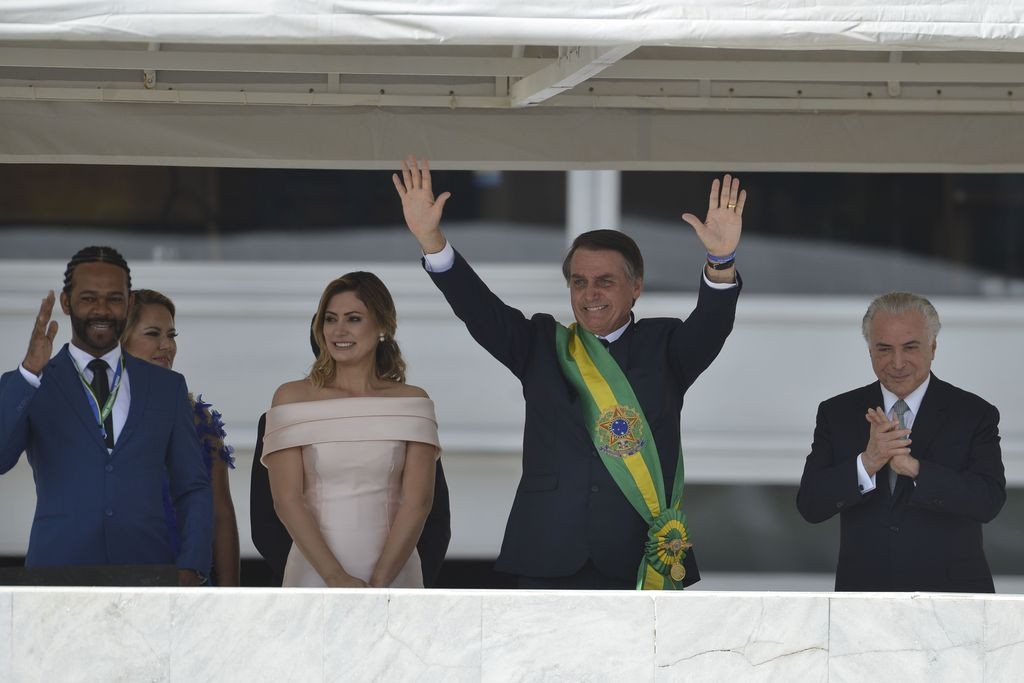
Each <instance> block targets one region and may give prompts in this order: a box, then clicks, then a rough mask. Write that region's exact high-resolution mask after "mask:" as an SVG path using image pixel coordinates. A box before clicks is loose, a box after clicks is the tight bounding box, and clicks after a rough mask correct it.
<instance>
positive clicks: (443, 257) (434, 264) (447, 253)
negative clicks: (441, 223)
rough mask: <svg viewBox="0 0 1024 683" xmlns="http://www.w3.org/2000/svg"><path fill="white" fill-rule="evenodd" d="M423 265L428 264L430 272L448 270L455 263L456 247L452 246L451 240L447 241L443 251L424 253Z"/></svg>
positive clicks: (427, 267)
mask: <svg viewBox="0 0 1024 683" xmlns="http://www.w3.org/2000/svg"><path fill="white" fill-rule="evenodd" d="M423 265H424V266H426V269H427V272H428V273H443V272H445V271H446V270H451V268H452V266H454V265H455V249H453V248H452V245H451V243H450V242H445V243H444V249H442V250H441V251H437V252H434V253H433V254H424V255H423Z"/></svg>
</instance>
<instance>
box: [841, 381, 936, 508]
mask: <svg viewBox="0 0 1024 683" xmlns="http://www.w3.org/2000/svg"><path fill="white" fill-rule="evenodd" d="M931 381H932V376H931V375H930V374H929V375H928V376H927V377H926V378H925V380H924V381H923V382H921V386H919V387H918V388H917V389H914V390H913V391H912V392H910V394H908V395H907V397H906V398H905V399H903V401H904V402H905V403H906V404H907V408H909V410H907V412H906V413H904V414H903V424H904V425H905V426H906V428H907V429H913V427H914V418H915V417H916V416H917V413H918V412H919V411H920V410H921V401H923V400H924V393H925V392H926V391H928V384H929V382H931ZM898 400H900V397H899V396H897V395H896V394H894V393H892V392H891V391H889V390H888V389H886V388H885V386H882V409H883V410H884V411H885V414H886V415H888V416H889V419H890V420H895V419H896V416H895V415H893V412H892V408H893V406H894V405H896V401H898ZM857 484H858V485H859V486H860V492H861V493H870V492H871V491H874V490H875V475H874V474H871V475H869V474H868V471H867V470H866V469H864V454H863V453H861V454H860V455H858V456H857Z"/></svg>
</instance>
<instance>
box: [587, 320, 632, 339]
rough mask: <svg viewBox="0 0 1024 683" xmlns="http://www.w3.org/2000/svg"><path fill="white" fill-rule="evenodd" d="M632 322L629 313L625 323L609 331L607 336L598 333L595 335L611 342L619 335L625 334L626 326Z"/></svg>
mask: <svg viewBox="0 0 1024 683" xmlns="http://www.w3.org/2000/svg"><path fill="white" fill-rule="evenodd" d="M632 322H633V314H632V313H630V314H629V320H627V321H626V324H625V325H623V326H622V327H620V328H619V329H617V330H614V331H612V332H609V333H608V336H606V337H602V336H600V335H596V336H597V338H598V339H604V340H605V341H606V342H608V343H609V344H611V343H612V342H613V341H615V340H617V339H618V338H619V337H621V336H622V335H623V334H625V332H626V328H628V327H629V325H630V323H632Z"/></svg>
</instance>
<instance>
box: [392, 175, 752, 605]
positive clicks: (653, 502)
mask: <svg viewBox="0 0 1024 683" xmlns="http://www.w3.org/2000/svg"><path fill="white" fill-rule="evenodd" d="M393 181H394V184H395V188H396V190H397V191H398V194H399V196H400V197H401V200H402V210H403V213H404V215H405V221H406V224H407V225H408V227H409V230H410V231H411V232H412V234H413V236H414V237H416V239H417V241H418V242H419V244H420V248H421V249H422V251H423V254H424V256H423V263H424V266H425V268H426V270H427V271H428V272H429V273H430V277H431V279H433V281H434V283H435V284H436V285H437V287H438V288H439V289H440V290H441V292H442V294H444V296H445V298H446V299H447V300H448V303H449V304H450V305H451V307H452V309H453V311H454V312H455V314H456V315H457V316H458V317H459V318H460V319H461V320H462V321H463V322H464V323H465V324H466V327H467V329H468V330H469V333H470V334H471V335H472V336H473V338H474V339H475V340H476V341H477V343H479V344H480V345H481V346H482V347H484V348H485V349H486V350H487V351H488V352H489V353H490V354H491V355H492V356H494V357H495V358H496V359H497V360H499V361H500V362H501V363H502V364H503V365H505V366H506V367H507V368H508V369H509V370H511V371H512V373H513V374H514V375H515V376H516V378H518V379H519V381H520V382H521V383H522V386H523V396H524V397H525V399H526V423H525V428H524V434H523V474H522V478H521V480H520V482H519V486H518V489H517V491H516V496H515V501H514V502H513V504H512V511H511V513H510V515H509V519H508V524H507V526H506V529H505V537H504V541H503V542H502V548H501V554H500V555H499V557H498V561H497V565H496V568H497V569H498V570H499V571H503V572H507V573H510V574H514V575H516V576H517V577H518V582H519V586H520V587H522V588H585V589H632V588H645V589H659V588H664V589H670V588H682V587H683V586H688V585H691V584H693V583H695V582H696V581H698V580H699V579H700V574H699V572H698V569H697V563H696V561H695V559H694V554H693V552H692V549H691V543H690V538H689V534H688V530H687V528H686V518H685V515H684V514H683V510H682V503H683V500H682V493H683V462H682V452H681V450H680V444H679V413H680V410H681V409H682V405H683V396H684V394H685V393H686V390H687V389H688V388H689V387H690V385H691V384H693V382H694V380H696V379H697V377H698V376H699V375H700V373H702V372H703V371H704V370H705V369H706V368H707V367H708V366H709V365H710V364H711V362H712V361H713V360H714V359H715V357H716V356H717V355H718V353H719V351H721V349H722V346H723V344H724V343H725V339H726V337H727V336H728V335H729V333H730V332H731V331H732V326H733V320H734V317H735V312H736V300H737V297H738V296H739V291H740V280H739V278H738V276H737V274H736V269H735V258H736V247H737V244H738V243H739V238H740V232H741V228H742V215H743V207H744V204H745V201H746V191H740V183H739V179H737V178H732V177H730V176H729V175H726V176H725V177H724V179H723V180H722V181H721V182H719V180H717V179H716V180H715V181H714V182H713V183H712V186H711V196H710V199H709V203H708V212H707V217H706V218H705V219H704V221H701V220H700V219H699V218H697V216H694V215H692V214H683V216H682V218H683V220H684V221H686V222H687V223H689V224H690V225H691V226H692V227H693V229H694V231H695V232H696V233H697V236H698V237H699V238H700V240H701V242H703V244H704V246H705V248H706V249H707V262H706V263H705V265H704V269H703V273H702V275H701V277H700V291H699V294H698V298H697V306H696V308H695V309H694V310H693V311H692V312H691V313H690V315H689V317H687V318H686V320H681V319H677V318H647V319H640V320H638V319H636V318H635V317H634V316H633V313H632V308H633V304H634V303H635V302H636V299H637V298H638V297H639V296H640V294H641V292H642V290H643V257H642V256H641V254H640V250H639V248H638V247H637V245H636V243H635V242H634V241H633V240H632V239H630V238H629V237H628V236H626V235H625V234H623V233H620V232H617V231H614V230H593V231H590V232H587V233H584V234H582V235H580V236H579V237H577V238H576V240H575V241H574V242H573V244H572V247H570V249H569V253H568V255H567V256H566V258H565V261H564V263H563V266H562V271H563V273H564V275H565V278H566V283H567V285H568V287H569V297H570V301H571V304H572V310H573V313H574V315H575V318H576V322H575V323H574V324H572V325H570V326H569V327H564V326H563V325H561V324H560V323H559V322H558V321H556V320H555V319H554V318H553V317H552V316H550V315H548V314H543V313H538V314H535V315H534V316H532V317H530V318H527V317H526V316H524V315H523V314H522V313H521V312H520V311H518V310H516V309H515V308H512V307H510V306H507V305H506V304H505V303H503V302H502V301H501V299H499V298H498V297H497V296H495V295H494V294H493V293H492V292H491V291H490V290H489V289H488V288H487V286H486V285H485V284H484V283H483V281H481V280H480V278H479V277H478V276H477V274H476V273H475V272H474V271H473V269H472V268H471V267H470V266H469V264H468V263H467V262H466V261H465V259H464V258H463V257H462V256H461V255H460V254H459V253H458V252H457V251H455V249H454V248H453V246H452V245H451V244H449V243H448V241H447V240H446V239H445V237H444V234H443V233H442V232H441V229H440V222H441V215H442V211H443V209H444V205H445V202H447V201H448V199H449V198H450V197H451V195H450V194H449V193H448V192H444V193H442V194H441V195H440V196H438V197H436V198H435V197H434V192H433V188H432V185H431V179H430V167H429V164H428V162H427V161H426V160H423V162H422V165H421V164H420V163H419V162H417V160H416V159H415V158H414V157H410V158H409V159H408V160H407V161H403V162H402V174H401V176H398V175H397V174H396V175H395V176H394V177H393Z"/></svg>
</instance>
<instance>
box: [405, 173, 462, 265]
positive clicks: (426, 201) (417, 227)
mask: <svg viewBox="0 0 1024 683" xmlns="http://www.w3.org/2000/svg"><path fill="white" fill-rule="evenodd" d="M391 181H392V182H393V183H394V184H395V189H396V190H398V196H399V197H401V198H402V214H403V215H404V216H405V224H406V225H407V226H409V230H410V231H411V232H412V234H413V236H414V237H416V240H417V241H418V242H419V243H420V248H421V249H422V250H423V253H424V254H436V253H437V252H439V251H441V250H442V249H444V245H445V243H446V242H445V237H444V235H443V234H442V233H441V229H440V227H439V226H440V225H441V213H442V212H443V211H444V204H445V202H447V201H448V199H449V198H450V197H451V196H452V195H451V193H450V192H443V193H442V194H441V196H440V197H438V198H437V199H435V198H434V190H433V187H432V186H431V184H430V162H428V161H427V160H426V159H424V160H423V167H422V168H420V165H419V163H418V162H417V161H416V157H414V156H412V155H409V158H408V159H405V160H403V161H402V177H401V178H399V177H398V174H397V173H395V174H393V175H392V176H391Z"/></svg>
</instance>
